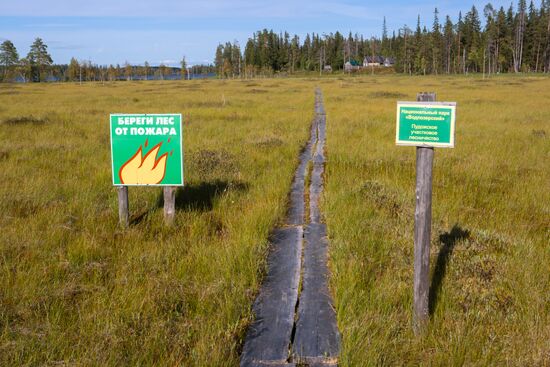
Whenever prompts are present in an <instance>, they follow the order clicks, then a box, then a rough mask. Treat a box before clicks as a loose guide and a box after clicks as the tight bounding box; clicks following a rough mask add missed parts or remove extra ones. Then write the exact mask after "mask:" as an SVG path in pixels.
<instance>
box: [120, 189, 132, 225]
mask: <svg viewBox="0 0 550 367" xmlns="http://www.w3.org/2000/svg"><path fill="white" fill-rule="evenodd" d="M117 191H118V219H119V222H120V225H121V226H122V227H123V228H127V227H128V224H129V218H130V213H129V206H128V186H118V187H117Z"/></svg>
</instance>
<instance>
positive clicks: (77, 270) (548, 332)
mask: <svg viewBox="0 0 550 367" xmlns="http://www.w3.org/2000/svg"><path fill="white" fill-rule="evenodd" d="M315 86H320V87H321V89H322V91H323V92H324V97H325V107H326V110H327V117H328V118H327V128H328V132H327V134H328V135H327V137H328V140H327V157H328V163H327V167H326V181H327V185H326V188H325V193H324V196H323V203H322V204H323V210H324V213H325V214H326V221H327V224H328V231H329V236H330V241H331V249H330V267H331V270H332V278H331V285H332V289H333V292H334V300H335V303H336V308H337V317H338V324H339V328H340V331H341V333H342V340H343V346H342V352H341V358H340V361H341V365H343V366H363V365H419V364H423V365H464V364H466V365H511V366H525V365H541V366H544V365H550V275H549V274H550V247H549V243H550V190H549V189H550V187H549V186H550V168H549V163H548V162H549V158H550V128H549V126H550V125H549V117H548V116H550V79H548V78H543V77H498V78H495V79H489V80H483V79H481V78H479V77H412V78H410V77H400V76H374V77H372V76H362V77H349V78H339V77H334V78H323V79H266V80H251V81H218V80H208V81H190V82H187V81H177V82H145V83H143V82H142V83H139V82H119V83H109V84H105V85H102V84H84V85H82V86H80V85H75V84H41V85H0V142H2V145H1V146H0V170H1V172H2V173H1V174H0V178H1V183H2V184H1V185H0V213H1V214H0V233H1V237H0V365H6V366H8V365H9V366H11V365H64V364H65V365H86V366H88V365H111V366H119V365H185V366H187V365H190V366H191V365H197V366H220V365H226V366H233V365H237V364H238V359H239V352H240V350H239V349H240V347H241V344H242V338H243V337H244V333H245V331H246V327H247V325H248V323H249V322H250V320H251V314H250V309H251V304H252V301H253V300H254V297H255V293H256V292H257V290H258V287H259V282H260V281H261V276H262V274H263V273H264V267H265V255H266V251H267V247H268V241H267V238H268V234H269V231H270V230H271V229H272V228H273V227H274V226H275V225H276V224H277V223H278V222H279V221H280V220H281V219H282V218H283V216H284V213H285V208H286V203H287V195H288V190H289V187H290V183H291V179H292V175H293V171H294V169H295V166H296V164H297V161H298V152H299V151H300V148H301V146H302V145H303V144H304V143H305V142H306V140H307V138H308V135H309V134H308V133H309V124H310V122H311V119H312V117H313V100H314V94H313V92H314V88H315ZM419 91H435V92H437V93H438V100H451V101H456V102H457V103H458V120H457V139H456V148H455V149H447V150H445V149H437V150H436V153H435V167H434V199H433V200H434V204H433V205H434V207H433V226H432V227H433V229H432V234H433V235H432V238H433V241H432V262H431V268H432V270H433V273H434V274H433V277H432V294H434V295H436V296H435V297H432V301H431V310H432V316H431V321H430V324H429V325H428V328H427V330H426V332H425V333H424V335H422V336H421V337H414V336H413V334H412V328H411V316H412V308H411V304H412V272H413V268H412V261H413V251H412V250H413V245H412V234H413V212H414V179H415V177H414V174H415V173H414V160H415V153H414V148H410V147H396V146H395V145H394V139H395V102H396V100H414V99H415V95H416V93H417V92H419ZM133 112H136V113H155V112H174V113H179V112H181V113H182V114H184V120H185V125H184V145H185V171H186V184H187V186H186V188H185V189H184V190H183V191H179V192H178V195H177V208H178V211H177V215H176V225H175V226H174V227H173V228H166V227H165V226H164V225H163V223H162V208H161V200H160V190H159V189H152V188H131V189H130V205H131V212H132V218H131V221H132V224H131V226H130V228H129V229H128V230H124V231H123V230H121V229H120V228H119V227H118V222H117V221H118V217H117V203H116V190H115V189H114V188H113V187H112V185H111V172H110V151H109V149H110V147H109V129H108V121H109V119H108V115H109V113H133Z"/></svg>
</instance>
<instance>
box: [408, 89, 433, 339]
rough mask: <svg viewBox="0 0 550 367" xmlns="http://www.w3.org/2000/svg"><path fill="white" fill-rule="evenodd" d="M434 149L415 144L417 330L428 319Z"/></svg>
mask: <svg viewBox="0 0 550 367" xmlns="http://www.w3.org/2000/svg"><path fill="white" fill-rule="evenodd" d="M416 100H417V101H419V102H435V93H419V94H418V95H417V96H416ZM433 160H434V148H432V147H420V146H419V147H416V191H415V193H416V208H415V211H414V316H413V327H414V332H415V333H416V334H418V333H420V331H421V330H422V329H423V326H424V324H425V323H426V322H427V320H428V316H429V310H428V303H429V291H430V284H429V275H430V239H431V232H432V169H433Z"/></svg>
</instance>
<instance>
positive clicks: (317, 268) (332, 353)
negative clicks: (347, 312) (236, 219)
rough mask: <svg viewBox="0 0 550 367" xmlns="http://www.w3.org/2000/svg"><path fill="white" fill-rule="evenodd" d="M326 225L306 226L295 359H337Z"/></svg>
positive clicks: (319, 361) (333, 361) (326, 360)
mask: <svg viewBox="0 0 550 367" xmlns="http://www.w3.org/2000/svg"><path fill="white" fill-rule="evenodd" d="M327 252H328V240H327V234H326V225H325V224H322V223H311V224H309V225H308V226H307V227H306V228H305V243H304V260H303V279H302V292H301V294H300V302H299V306H298V318H297V321H296V334H295V337H294V344H293V347H292V354H293V361H294V362H296V363H308V364H310V363H327V362H328V363H330V362H332V363H335V361H336V358H337V357H338V353H339V350H340V334H339V333H338V326H337V323H336V314H335V311H334V307H333V304H332V298H331V296H330V293H329V285H328V276H329V271H328V265H327V256H328V255H327Z"/></svg>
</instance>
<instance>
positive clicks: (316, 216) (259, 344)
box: [241, 90, 340, 367]
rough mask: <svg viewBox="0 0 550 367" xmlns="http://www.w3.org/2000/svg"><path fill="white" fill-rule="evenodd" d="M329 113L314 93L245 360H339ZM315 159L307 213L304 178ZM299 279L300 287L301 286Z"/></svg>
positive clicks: (254, 362) (281, 363)
mask: <svg viewBox="0 0 550 367" xmlns="http://www.w3.org/2000/svg"><path fill="white" fill-rule="evenodd" d="M325 138H326V115H325V110H324V106H323V101H322V95H321V92H320V90H317V91H316V94H315V118H314V120H313V123H312V126H311V137H310V140H309V142H308V144H307V146H306V148H305V149H304V150H303V152H302V153H301V154H300V163H299V165H298V168H297V170H296V173H295V176H294V181H293V183H292V188H291V193H290V207H289V211H288V216H287V221H286V225H285V226H284V227H283V228H280V229H277V230H275V231H274V234H273V236H272V239H271V243H272V251H271V253H270V255H269V258H268V265H269V270H268V273H267V276H266V278H265V280H264V283H263V285H262V287H261V289H260V293H259V295H258V298H257V299H256V301H255V302H254V306H253V311H254V314H255V317H256V318H255V321H254V323H253V324H252V325H251V326H250V328H249V330H248V333H247V336H246V340H245V344H244V349H243V353H242V356H241V366H242V367H249V366H293V365H296V364H299V365H309V366H331V365H334V366H335V365H337V362H338V360H337V358H338V352H339V348H340V334H339V333H338V327H337V324H336V315H335V312H334V307H333V305H332V299H331V296H330V293H329V289H328V267H327V251H328V245H329V244H328V240H327V235H326V225H325V224H324V223H322V221H321V213H320V210H319V198H320V195H321V194H322V191H323V173H324V165H325V155H324V147H325ZM310 162H311V163H312V164H313V169H312V172H311V177H310V187H309V198H310V206H309V217H308V218H306V215H305V214H306V210H305V209H306V208H305V192H306V187H305V182H306V178H307V175H308V164H309V163H310ZM300 284H301V286H302V287H301V288H302V289H301V290H300Z"/></svg>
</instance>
